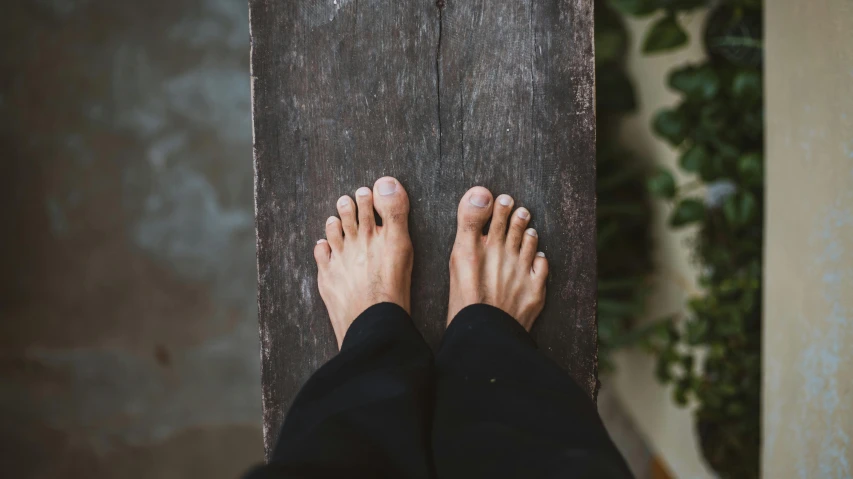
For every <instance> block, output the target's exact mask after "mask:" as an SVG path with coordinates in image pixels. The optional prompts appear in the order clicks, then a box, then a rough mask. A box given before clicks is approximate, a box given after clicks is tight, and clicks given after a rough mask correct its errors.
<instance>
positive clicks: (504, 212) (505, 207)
mask: <svg viewBox="0 0 853 479" xmlns="http://www.w3.org/2000/svg"><path fill="white" fill-rule="evenodd" d="M512 203H513V201H512V198H511V197H510V196H509V195H500V196H498V198H497V201H495V209H494V211H493V212H492V223H491V224H490V225H489V244H503V243H504V241H506V226H507V220H508V219H509V215H510V214H511V213H512Z"/></svg>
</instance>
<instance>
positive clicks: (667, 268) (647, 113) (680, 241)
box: [602, 15, 713, 479]
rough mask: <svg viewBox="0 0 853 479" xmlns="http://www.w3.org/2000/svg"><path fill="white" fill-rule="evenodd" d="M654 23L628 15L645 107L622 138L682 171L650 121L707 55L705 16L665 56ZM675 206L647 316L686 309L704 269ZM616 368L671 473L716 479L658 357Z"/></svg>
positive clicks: (663, 208) (659, 229)
mask: <svg viewBox="0 0 853 479" xmlns="http://www.w3.org/2000/svg"><path fill="white" fill-rule="evenodd" d="M653 20H654V19H643V20H628V28H629V31H630V34H631V37H632V47H631V48H632V49H631V53H630V55H629V59H628V69H629V71H630V74H631V76H632V78H633V80H634V82H635V87H636V89H637V98H638V101H639V108H638V111H637V112H636V113H635V114H634V115H631V116H630V117H629V118H628V119H627V120H626V121H625V123H624V126H623V131H622V136H623V141H624V142H625V143H626V144H627V145H629V146H631V148H632V149H633V150H634V151H636V152H637V153H639V154H640V155H641V156H643V157H645V158H649V159H654V160H655V161H657V162H658V163H660V164H662V165H664V166H667V167H669V168H670V169H671V170H672V171H674V172H675V171H677V169H676V168H675V165H676V162H677V155H676V151H675V150H674V149H673V148H671V147H670V146H669V145H668V144H666V143H665V142H663V141H661V140H659V139H657V138H656V137H655V136H654V135H653V134H652V132H651V127H650V125H651V120H652V116H653V115H654V114H655V112H656V111H657V110H658V109H660V108H662V107H665V106H669V105H672V104H674V103H676V102H677V100H678V96H677V95H676V94H674V93H673V92H672V91H670V90H669V89H668V88H667V86H666V79H667V74H668V73H669V72H670V71H671V70H672V69H673V68H674V67H677V66H679V65H684V64H685V63H689V62H699V61H701V60H702V59H703V58H704V52H703V49H702V44H701V41H700V38H701V37H700V33H701V29H702V25H703V23H704V16H703V15H693V16H691V17H688V18H685V20H686V22H687V27H688V30H689V33H690V38H691V42H690V45H689V47H688V48H684V49H680V50H678V51H677V52H675V53H670V54H665V55H653V56H649V55H642V54H641V53H640V40H641V39H642V35H643V32H645V31H646V30H647V28H648V25H649V24H650V23H651V22H652V21H653ZM681 179H682V180H686V179H687V178H681ZM669 210H670V206H669V205H668V204H666V203H665V202H663V201H657V202H656V203H655V213H656V218H655V221H654V226H653V232H654V236H655V244H656V249H655V264H656V269H657V273H656V275H655V277H654V278H653V281H654V291H653V295H652V297H651V298H650V301H649V306H650V312H649V315H648V318H647V320H651V319H657V318H661V317H663V316H668V315H671V314H674V313H679V312H681V311H683V310H684V307H685V303H686V300H687V298H688V297H689V296H691V295H693V294H696V293H697V292H698V289H697V286H696V281H695V280H696V277H697V269H696V266H695V265H694V264H693V263H692V262H691V260H690V251H691V250H690V248H689V246H688V245H687V241H688V239H689V237H690V235H691V234H692V231H690V230H686V231H680V232H674V231H673V230H671V229H670V228H668V227H667V226H666V221H667V218H668V215H669ZM616 365H617V372H616V373H615V374H614V375H613V376H610V377H607V378H603V380H602V381H603V383H604V388H612V389H614V390H615V392H616V394H617V396H618V397H619V400H620V402H621V403H622V405H623V406H624V407H625V409H626V410H627V411H628V413H629V415H630V416H631V418H632V419H633V420H634V422H635V424H636V426H637V428H638V429H639V430H640V432H641V434H643V435H644V436H645V438H646V439H647V440H648V442H649V445H650V447H651V448H652V449H653V450H654V452H655V454H657V455H658V456H659V457H661V458H662V459H663V460H664V462H665V463H666V465H667V467H668V468H669V469H670V472H672V473H673V474H674V475H675V477H678V478H682V479H693V478H697V479H699V478H708V477H713V476H712V474H711V473H710V472H709V471H708V469H707V468H706V467H705V466H704V464H703V462H702V460H701V455H700V452H699V450H698V448H697V442H696V439H695V434H694V426H693V415H692V413H691V411H690V409H685V408H679V407H677V406H676V405H675V404H674V403H673V401H672V394H671V392H670V389H669V388H667V387H663V386H661V385H660V384H659V383H658V382H657V380H656V379H655V375H654V360H653V358H651V357H650V356H649V355H648V354H646V353H643V352H640V351H627V352H623V353H620V354H619V355H618V356H617V358H616Z"/></svg>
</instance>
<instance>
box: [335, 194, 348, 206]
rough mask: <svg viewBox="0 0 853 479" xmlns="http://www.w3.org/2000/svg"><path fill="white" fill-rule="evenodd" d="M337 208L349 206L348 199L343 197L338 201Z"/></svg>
mask: <svg viewBox="0 0 853 479" xmlns="http://www.w3.org/2000/svg"><path fill="white" fill-rule="evenodd" d="M338 206H349V198H348V197H346V196H344V197H343V198H341V199H339V200H338Z"/></svg>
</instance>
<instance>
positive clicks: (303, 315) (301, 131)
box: [250, 0, 597, 450]
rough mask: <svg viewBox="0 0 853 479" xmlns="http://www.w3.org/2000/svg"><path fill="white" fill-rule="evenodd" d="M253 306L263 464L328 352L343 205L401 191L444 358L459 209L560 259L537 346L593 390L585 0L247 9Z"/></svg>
mask: <svg viewBox="0 0 853 479" xmlns="http://www.w3.org/2000/svg"><path fill="white" fill-rule="evenodd" d="M250 12H251V29H252V75H253V77H252V86H253V118H254V129H255V172H256V178H255V181H256V213H257V234H258V282H259V292H258V303H259V316H260V330H261V353H262V361H263V366H262V375H263V402H264V426H265V429H264V432H265V441H266V445H267V450H269V447H270V446H271V442H272V441H273V440H274V439H275V433H276V432H277V429H278V427H279V424H280V423H281V420H282V419H283V417H284V414H285V413H286V411H287V408H288V406H289V404H290V401H291V400H292V398H293V396H294V395H295V393H296V392H297V391H298V388H299V387H300V386H301V385H302V384H303V383H304V381H305V380H306V379H307V378H308V377H309V376H310V374H311V373H312V372H313V371H314V370H316V369H317V368H318V367H319V366H320V365H321V364H322V363H323V362H324V361H326V360H327V359H328V358H329V357H331V356H332V355H333V354H334V352H335V341H334V336H333V334H332V331H331V328H330V326H329V325H328V319H327V315H326V312H325V309H324V307H323V304H322V302H321V300H320V297H319V294H318V293H317V291H316V278H315V274H316V272H315V266H314V260H313V257H312V255H311V250H312V247H313V245H314V242H315V240H316V239H318V238H320V237H322V235H323V230H324V221H325V218H326V217H328V216H329V215H332V214H335V206H334V205H335V200H336V199H337V198H338V196H340V195H342V194H353V192H354V191H355V189H356V188H358V187H359V186H371V185H372V184H373V181H375V179H377V178H379V177H380V176H383V175H392V176H395V177H397V178H399V179H400V180H401V181H402V182H403V184H404V185H405V186H406V188H407V190H408V192H409V195H410V197H411V203H412V221H411V223H410V225H411V232H412V236H413V243H414V246H415V269H414V278H413V296H412V308H413V317H414V320H415V322H416V323H417V325H418V327H419V329H420V330H421V331H422V332H423V333H424V336H425V337H426V338H427V341H428V342H429V343H430V344H432V345H433V346H434V345H436V344H437V343H438V341H439V340H440V337H441V333H442V331H443V329H444V323H445V320H446V314H447V292H448V291H447V290H448V270H447V261H448V258H449V255H450V248H451V246H452V244H453V237H454V234H455V214H456V205H457V203H458V201H459V198H460V197H461V195H462V194H463V193H464V192H465V190H466V189H467V188H469V187H470V186H473V185H477V184H479V185H483V186H486V187H488V188H489V189H491V190H492V192H493V193H495V194H496V195H497V194H499V193H508V194H510V195H512V196H513V197H514V198H516V202H517V204H518V205H524V206H526V207H528V208H529V209H530V210H531V211H532V213H533V223H532V224H533V226H534V227H536V228H537V229H538V230H539V232H540V237H541V241H540V244H541V246H540V247H541V249H542V250H543V251H545V253H546V254H547V255H548V258H549V260H550V261H551V265H552V266H551V279H550V282H549V286H548V300H547V303H546V308H545V311H544V313H543V316H542V318H541V319H540V320H539V322H538V324H537V326H536V327H535V328H534V334H535V335H536V338H537V340H538V341H539V344H540V346H541V347H542V348H543V349H544V350H545V351H546V353H547V354H549V355H550V356H551V357H553V358H554V359H555V360H556V361H557V362H559V363H560V364H561V365H562V366H564V367H565V368H566V369H567V370H568V371H569V372H570V373H571V374H572V376H573V377H574V378H575V379H576V380H577V381H578V382H579V383H580V384H581V386H582V387H583V388H584V389H586V390H587V391H588V392H589V394H590V396H591V397H594V394H595V390H596V383H597V380H596V365H597V363H596V321H595V280H596V275H595V265H596V263H595V257H596V254H595V161H594V156H595V117H594V106H593V104H594V98H593V87H594V66H593V63H594V62H593V52H592V1H591V0H547V1H539V2H533V1H532V0H530V1H526V2H518V1H517V0H489V1H485V0H480V1H453V0H447V1H446V2H445V1H439V2H438V3H433V2H431V1H418V2H400V1H399V0H326V1H308V0H251V1H250Z"/></svg>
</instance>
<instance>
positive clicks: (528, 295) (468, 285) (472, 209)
mask: <svg viewBox="0 0 853 479" xmlns="http://www.w3.org/2000/svg"><path fill="white" fill-rule="evenodd" d="M512 207H513V199H512V198H511V197H509V196H508V195H500V196H498V197H497V199H496V200H495V199H493V198H492V194H491V193H490V192H489V190H487V189H485V188H483V187H479V186H476V187H474V188H471V189H470V190H468V192H467V193H465V196H463V197H462V201H461V202H460V203H459V209H458V211H457V223H458V224H457V230H456V242H455V243H454V244H453V252H452V253H451V254H450V306H449V309H448V316H447V324H448V325H449V324H450V322H451V321H452V320H453V318H454V317H455V316H456V314H457V313H458V312H459V311H461V310H462V308H464V307H465V306H469V305H471V304H478V303H485V304H489V305H492V306H495V307H497V308H500V309H502V310H503V311H505V312H506V313H508V314H509V315H510V316H512V317H513V318H515V319H516V320H517V321H518V322H519V323H521V325H522V326H524V328H525V329H526V330H528V331H530V328H532V327H533V322H534V321H536V317H537V316H539V313H541V312H542V308H543V306H545V279H546V278H547V277H548V260H546V259H545V255H544V253H537V252H536V245H537V243H538V240H539V238H538V236H537V234H536V230H534V229H533V228H527V224H528V223H529V222H530V212H529V211H527V209H525V208H518V209H516V210H515V211H514V212H513V209H512ZM489 219H491V220H492V223H491V225H490V226H489V233H488V234H487V235H483V228H484V227H485V226H486V223H487V222H488V221H489Z"/></svg>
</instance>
